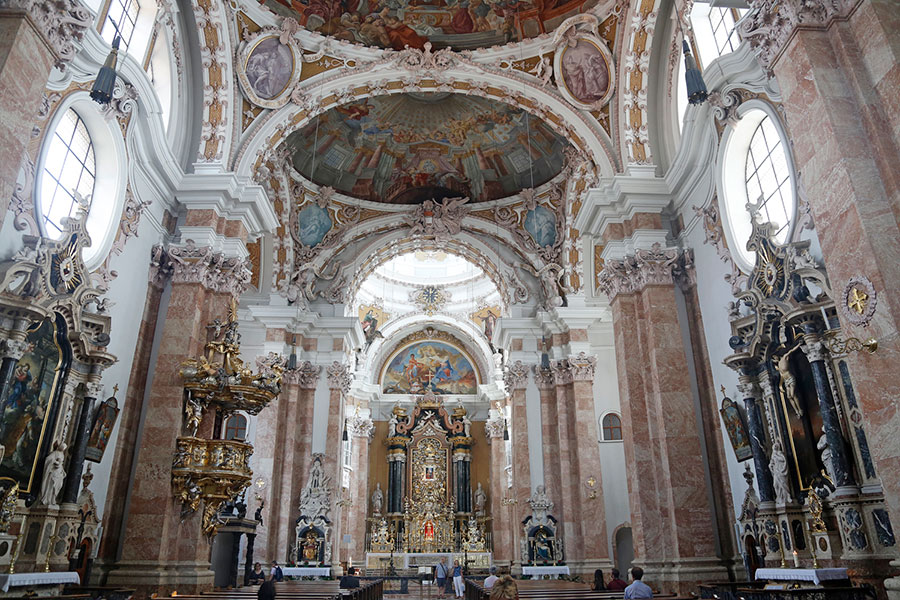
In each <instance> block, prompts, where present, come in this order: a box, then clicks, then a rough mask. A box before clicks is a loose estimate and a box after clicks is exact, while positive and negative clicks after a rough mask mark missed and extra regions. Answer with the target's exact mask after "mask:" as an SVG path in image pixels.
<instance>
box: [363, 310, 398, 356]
mask: <svg viewBox="0 0 900 600" xmlns="http://www.w3.org/2000/svg"><path fill="white" fill-rule="evenodd" d="M390 317H391V315H389V314H388V313H386V312H384V310H383V309H382V308H381V307H380V306H378V305H375V304H363V305H361V306H360V307H359V324H360V325H361V326H362V332H363V337H364V338H365V340H366V347H368V346H370V345H371V344H372V342H374V341H375V340H376V339H377V338H378V337H380V336H381V332H380V331H379V330H378V328H379V327H380V326H382V325H384V324H385V323H386V322H387V320H388V319H389V318H390Z"/></svg>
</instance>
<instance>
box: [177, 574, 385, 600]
mask: <svg viewBox="0 0 900 600" xmlns="http://www.w3.org/2000/svg"><path fill="white" fill-rule="evenodd" d="M257 590H259V586H258V585H251V586H247V587H241V588H235V589H232V590H215V591H212V592H206V593H203V594H199V595H196V596H186V595H181V594H178V600H257V598H256V592H257ZM383 597H384V584H383V582H382V580H380V579H376V580H366V579H361V580H360V582H359V588H357V589H355V590H342V589H340V587H339V585H338V582H337V580H334V581H283V582H281V583H276V584H275V600H382V598H383Z"/></svg>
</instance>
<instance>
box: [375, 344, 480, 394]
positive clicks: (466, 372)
mask: <svg viewBox="0 0 900 600" xmlns="http://www.w3.org/2000/svg"><path fill="white" fill-rule="evenodd" d="M381 388H382V391H383V392H384V393H385V394H423V393H425V392H426V391H428V390H431V391H432V392H434V393H435V394H475V393H476V392H477V391H478V376H477V374H476V373H475V369H474V368H472V363H471V361H470V360H469V359H468V358H467V357H466V356H465V355H464V354H463V353H462V352H461V351H460V350H459V349H458V348H456V347H454V346H452V345H450V344H446V343H444V342H418V343H415V344H412V345H411V346H407V347H405V348H403V349H401V350H400V351H398V352H397V353H396V354H395V355H394V357H393V358H392V359H391V360H390V361H389V362H388V364H387V366H386V367H385V369H384V374H383V376H382V378H381Z"/></svg>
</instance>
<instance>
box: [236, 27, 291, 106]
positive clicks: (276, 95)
mask: <svg viewBox="0 0 900 600" xmlns="http://www.w3.org/2000/svg"><path fill="white" fill-rule="evenodd" d="M301 63H302V58H301V55H300V49H299V48H298V47H297V44H296V43H295V42H294V41H293V39H291V40H289V41H288V43H287V44H283V43H281V39H280V38H279V36H278V34H276V33H273V32H272V31H268V32H260V33H258V34H257V35H256V36H254V37H252V38H250V39H249V40H248V41H246V42H244V43H243V44H242V47H241V50H240V67H239V68H238V81H239V82H240V84H241V89H242V90H243V91H244V94H245V95H246V96H247V99H248V100H250V102H252V103H253V104H255V105H257V106H261V107H263V108H281V107H282V106H284V105H285V104H287V102H288V100H289V99H290V95H291V91H292V90H293V88H294V85H295V84H296V83H297V80H298V79H299V78H300V65H301Z"/></svg>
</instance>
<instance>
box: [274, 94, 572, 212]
mask: <svg viewBox="0 0 900 600" xmlns="http://www.w3.org/2000/svg"><path fill="white" fill-rule="evenodd" d="M529 134H530V135H529ZM286 143H287V146H288V148H289V150H290V152H291V154H292V155H293V164H294V168H295V169H296V170H297V171H298V172H299V173H300V174H302V175H303V176H304V177H306V178H308V179H312V180H313V181H314V182H315V183H316V184H319V185H325V186H331V187H333V188H335V189H336V190H338V191H340V192H341V193H344V194H347V195H349V196H353V197H355V198H359V199H362V200H372V201H378V202H388V203H392V204H418V203H421V202H423V201H425V200H429V199H433V200H435V201H438V202H439V201H441V200H443V199H445V198H462V197H466V198H470V199H471V202H479V201H487V200H496V199H498V198H505V197H507V196H511V195H514V194H516V193H518V192H519V191H521V190H522V189H523V188H525V187H538V186H540V185H542V184H544V183H546V182H547V181H549V180H550V179H552V178H553V177H555V176H556V175H558V174H559V173H560V171H561V170H562V168H563V165H564V163H565V155H564V152H565V150H566V148H568V147H569V143H568V142H567V141H566V140H565V138H563V137H562V136H560V135H559V134H557V133H556V132H555V131H554V130H553V129H551V128H550V126H549V125H548V124H547V123H546V122H544V121H543V120H541V119H539V118H537V117H534V116H531V115H528V116H527V117H526V113H525V111H524V110H522V109H520V108H516V107H513V106H510V105H508V104H504V103H502V102H497V101H495V100H489V99H487V98H480V97H477V96H466V95H464V94H450V93H407V94H392V95H389V96H377V97H373V98H367V99H364V100H359V101H356V102H352V103H350V104H345V105H342V106H337V107H335V108H332V109H331V110H328V111H327V112H325V113H323V114H322V115H321V116H319V117H318V118H317V119H313V121H311V122H310V123H309V124H307V125H306V126H305V127H303V128H302V129H300V130H297V131H295V132H293V133H292V134H291V135H290V136H288V138H287V142H286ZM314 154H315V158H314ZM313 165H315V170H313ZM532 168H533V175H532V172H531V171H532ZM532 176H533V180H532Z"/></svg>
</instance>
